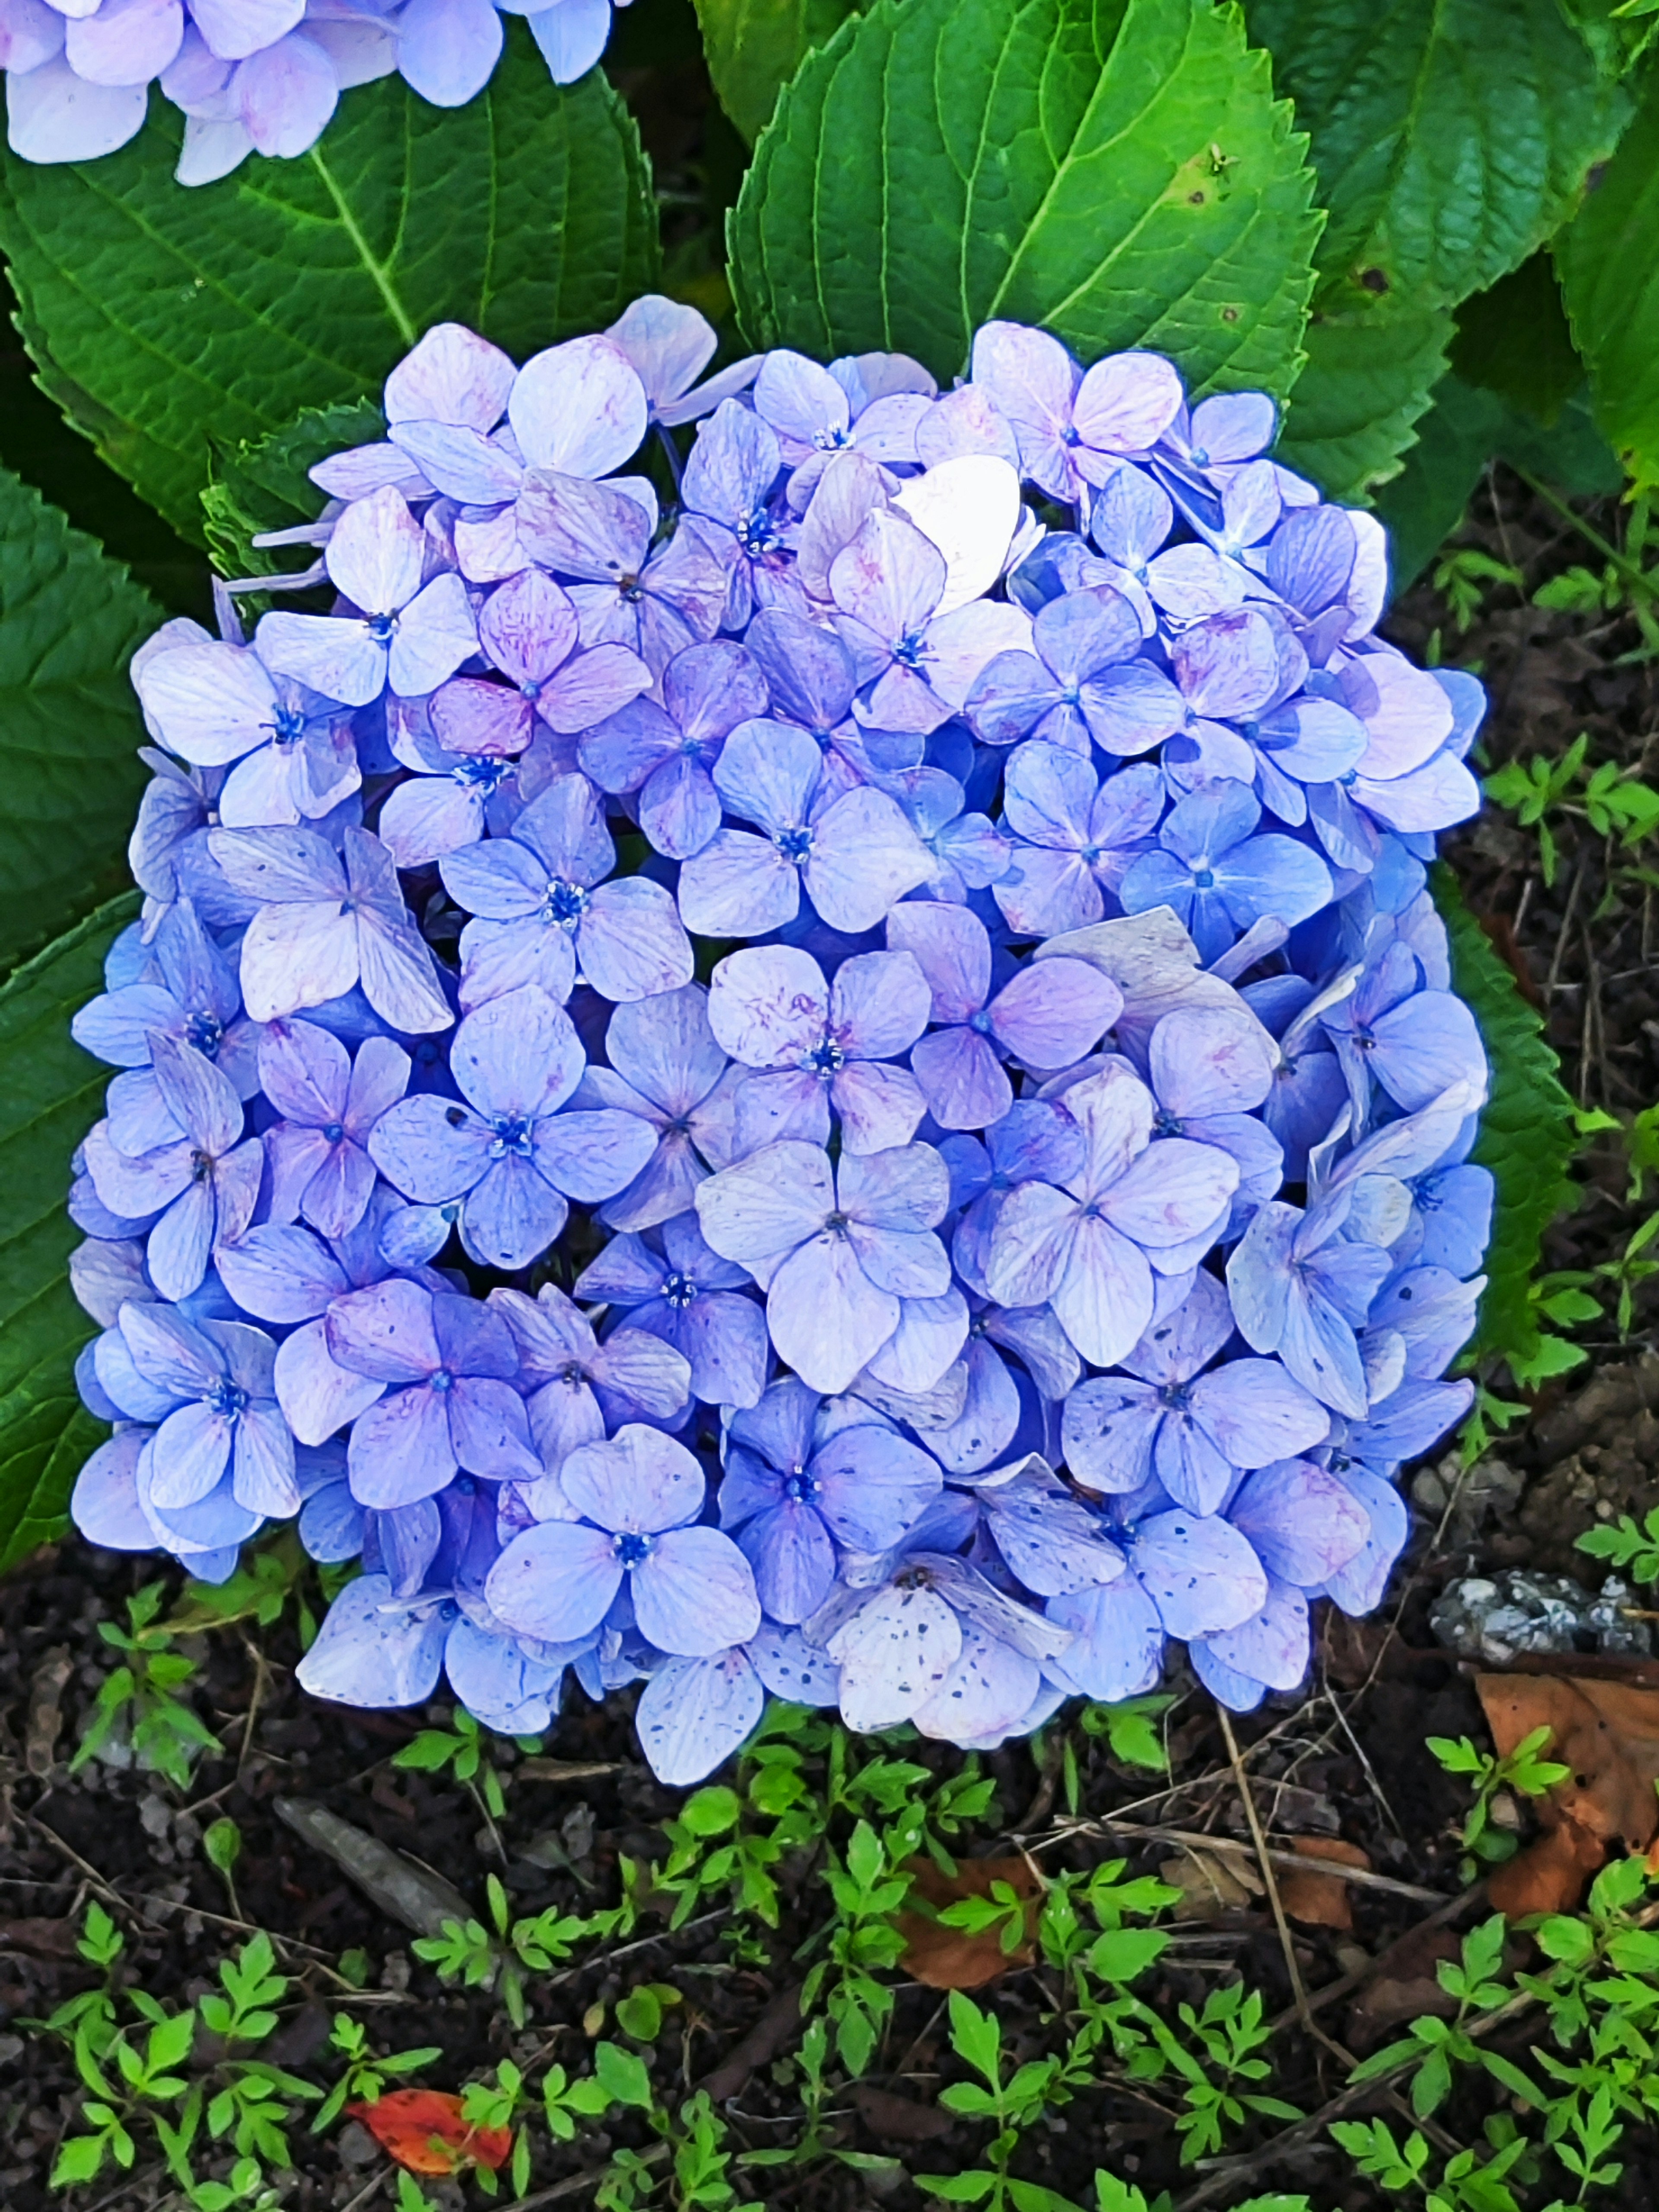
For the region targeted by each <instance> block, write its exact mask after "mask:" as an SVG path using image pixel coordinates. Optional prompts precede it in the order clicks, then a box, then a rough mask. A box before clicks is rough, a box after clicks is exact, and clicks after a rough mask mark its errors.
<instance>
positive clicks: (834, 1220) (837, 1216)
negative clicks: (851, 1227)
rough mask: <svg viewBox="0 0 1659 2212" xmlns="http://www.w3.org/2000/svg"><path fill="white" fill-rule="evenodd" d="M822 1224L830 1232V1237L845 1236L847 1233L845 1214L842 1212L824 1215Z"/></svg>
mask: <svg viewBox="0 0 1659 2212" xmlns="http://www.w3.org/2000/svg"><path fill="white" fill-rule="evenodd" d="M824 1227H825V1228H826V1229H827V1230H828V1231H829V1234H830V1235H831V1236H832V1237H845V1236H846V1234H847V1216H846V1215H845V1214H844V1213H832V1214H829V1215H828V1216H827V1217H826V1218H825V1221H824Z"/></svg>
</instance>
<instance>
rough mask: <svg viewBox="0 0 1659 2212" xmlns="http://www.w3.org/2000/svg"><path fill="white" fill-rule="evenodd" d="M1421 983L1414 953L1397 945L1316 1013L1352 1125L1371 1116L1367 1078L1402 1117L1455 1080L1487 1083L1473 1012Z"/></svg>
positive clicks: (1481, 1085) (1426, 1103)
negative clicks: (1342, 1079) (1338, 1069)
mask: <svg viewBox="0 0 1659 2212" xmlns="http://www.w3.org/2000/svg"><path fill="white" fill-rule="evenodd" d="M1320 1020H1321V1023H1322V1025H1323V1028H1324V1030H1325V1033H1326V1035H1327V1036H1328V1037H1329V1038H1330V1040H1331V1042H1332V1043H1333V1044H1334V1046H1335V1048H1336V1056H1337V1059H1338V1060H1340V1063H1341V1066H1342V1073H1343V1074H1344V1075H1345V1076H1346V1078H1347V1083H1348V1095H1349V1097H1350V1099H1351V1100H1352V1105H1353V1111H1354V1120H1355V1125H1356V1127H1364V1124H1365V1122H1366V1121H1368V1120H1369V1118H1370V1096H1371V1093H1370V1086H1371V1082H1372V1080H1373V1079H1375V1080H1376V1083H1377V1085H1379V1087H1380V1088H1381V1089H1382V1090H1383V1091H1386V1092H1387V1094H1388V1096H1389V1097H1390V1098H1392V1099H1393V1100H1394V1101H1395V1104H1396V1105H1398V1106H1401V1107H1403V1108H1404V1109H1405V1110H1406V1112H1407V1113H1408V1114H1415V1113H1418V1112H1419V1111H1420V1110H1421V1109H1423V1108H1425V1107H1426V1106H1429V1105H1431V1103H1433V1101H1434V1100H1435V1099H1437V1098H1438V1097H1440V1095H1441V1093H1442V1092H1443V1091H1448V1090H1449V1089H1450V1088H1451V1086H1452V1085H1454V1084H1456V1083H1468V1084H1471V1085H1474V1086H1475V1087H1476V1088H1477V1089H1484V1087H1485V1084H1486V1052H1485V1050H1484V1048H1483V1047H1482V1045H1481V1042H1480V1030H1479V1028H1478V1027H1477V1026H1476V1024H1475V1019H1474V1015H1473V1014H1472V1013H1471V1012H1470V1011H1469V1009H1468V1006H1465V1004H1464V1003H1463V1001H1462V999H1459V998H1457V997H1455V996H1454V994H1452V993H1451V992H1449V991H1425V990H1422V989H1420V988H1419V969H1418V963H1417V960H1416V958H1415V957H1414V955H1413V953H1412V951H1410V949H1409V948H1408V947H1407V946H1406V945H1401V944H1399V943H1395V944H1393V945H1389V948H1388V950H1387V951H1385V952H1384V953H1383V957H1382V958H1381V959H1380V960H1379V961H1377V962H1376V964H1375V965H1374V966H1372V967H1370V968H1368V969H1366V970H1365V971H1364V974H1363V975H1361V976H1360V978H1359V981H1358V983H1357V984H1356V985H1355V987H1354V989H1353V991H1352V994H1350V995H1349V996H1348V997H1346V998H1345V999H1343V1000H1340V1001H1339V1002H1338V1003H1337V1004H1336V1005H1335V1006H1329V1007H1327V1008H1326V1010H1325V1011H1324V1012H1323V1013H1322V1015H1321V1016H1320Z"/></svg>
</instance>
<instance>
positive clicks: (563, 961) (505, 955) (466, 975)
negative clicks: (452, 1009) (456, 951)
mask: <svg viewBox="0 0 1659 2212" xmlns="http://www.w3.org/2000/svg"><path fill="white" fill-rule="evenodd" d="M575 981H576V956H575V953H574V951H573V950H572V948H571V944H570V939H569V938H568V936H567V934H566V933H565V932H564V931H563V930H562V929H560V928H557V927H551V926H550V925H549V924H547V923H546V922H544V921H539V920H535V919H532V920H530V921H471V922H469V923H468V924H467V926H466V927H465V929H464V930H463V931H462V932H461V988H460V998H461V1010H462V1012H464V1013H469V1014H470V1013H471V1012H473V1011H474V1010H475V1009H476V1008H477V1007H479V1006H483V1005H485V1004H486V1003H487V1002H488V1001H489V1000H491V999H500V998H503V997H505V995H506V994H507V992H509V991H517V990H521V989H522V988H523V987H524V986H525V985H526V983H536V984H539V985H540V987H541V988H542V989H543V990H544V991H545V992H546V993H547V994H548V996H549V997H550V999H556V1000H558V1001H559V1002H560V1003H561V1004H562V1003H563V1002H564V1000H567V999H568V997H569V996H570V994H571V992H572V990H573V989H574V987H575Z"/></svg>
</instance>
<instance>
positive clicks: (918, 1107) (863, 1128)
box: [830, 971, 930, 1155]
mask: <svg viewBox="0 0 1659 2212" xmlns="http://www.w3.org/2000/svg"><path fill="white" fill-rule="evenodd" d="M843 972H844V971H843ZM830 1095H831V1097H833V1099H834V1101H835V1107H836V1113H837V1115H839V1116H840V1120H841V1135H842V1145H843V1146H845V1148H846V1150H847V1152H848V1154H849V1155H862V1154H865V1153H869V1152H890V1151H893V1150H895V1149H896V1148H897V1147H898V1146H903V1145H908V1143H909V1141H910V1139H912V1137H914V1136H915V1133H916V1130H917V1127H918V1126H919V1125H920V1123H921V1119H922V1116H923V1115H925V1114H926V1113H927V1109H928V1105H929V1103H930V1102H929V1100H928V1098H927V1096H926V1094H925V1093H924V1092H923V1091H922V1089H921V1085H919V1084H918V1082H917V1081H916V1079H915V1076H913V1075H912V1074H911V1073H910V1072H909V1070H908V1068H903V1067H884V1066H880V1065H879V1064H878V1063H875V1062H872V1061H867V1060H853V1061H851V1062H849V1063H848V1066H845V1067H843V1068H842V1070H841V1072H840V1073H839V1074H838V1075H836V1078H835V1079H834V1082H833V1083H832V1084H831V1085H830Z"/></svg>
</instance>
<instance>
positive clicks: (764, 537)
mask: <svg viewBox="0 0 1659 2212" xmlns="http://www.w3.org/2000/svg"><path fill="white" fill-rule="evenodd" d="M782 543H783V541H782V539H781V538H780V537H779V536H778V533H777V532H776V531H775V529H774V528H773V527H772V518H771V516H770V515H769V513H767V512H766V509H765V508H764V507H757V508H756V509H755V512H754V513H752V514H751V515H750V518H749V520H748V521H747V522H745V523H744V525H743V526H742V527H741V528H740V529H739V531H738V544H739V545H741V546H742V548H743V550H744V552H745V553H746V554H747V555H748V556H749V558H750V560H751V561H758V560H759V559H761V557H762V556H763V555H764V554H767V553H775V552H776V551H777V550H778V547H779V546H780V545H781V544H782Z"/></svg>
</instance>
